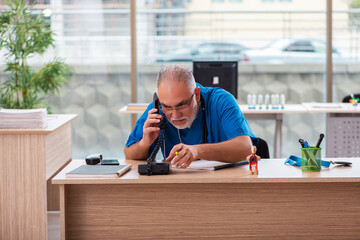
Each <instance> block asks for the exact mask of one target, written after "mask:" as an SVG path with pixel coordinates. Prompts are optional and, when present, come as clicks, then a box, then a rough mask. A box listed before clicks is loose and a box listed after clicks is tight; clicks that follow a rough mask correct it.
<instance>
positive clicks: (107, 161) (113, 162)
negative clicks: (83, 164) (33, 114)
mask: <svg viewBox="0 0 360 240" xmlns="http://www.w3.org/2000/svg"><path fill="white" fill-rule="evenodd" d="M101 165H119V161H118V160H117V159H103V160H102V161H101Z"/></svg>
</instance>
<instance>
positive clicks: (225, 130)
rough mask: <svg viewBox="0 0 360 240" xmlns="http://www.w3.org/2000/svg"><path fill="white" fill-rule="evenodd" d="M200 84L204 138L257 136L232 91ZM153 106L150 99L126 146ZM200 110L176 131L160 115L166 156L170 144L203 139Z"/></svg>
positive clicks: (136, 138) (139, 133)
mask: <svg viewBox="0 0 360 240" xmlns="http://www.w3.org/2000/svg"><path fill="white" fill-rule="evenodd" d="M197 86H199V87H200V89H201V91H200V93H201V95H202V97H203V99H204V103H205V117H206V125H207V126H206V127H207V129H208V136H207V141H208V143H218V142H223V141H226V140H229V139H233V138H235V137H238V136H241V135H248V136H250V138H251V140H252V142H253V144H254V145H255V144H257V138H256V137H255V135H254V133H253V132H252V131H251V129H250V126H249V124H248V123H247V121H246V119H245V117H244V115H243V113H242V112H241V110H240V108H239V105H238V104H237V102H236V100H235V98H234V97H233V95H231V94H230V93H229V92H227V91H225V90H223V89H221V88H211V87H202V86H201V85H200V84H197ZM152 108H153V103H150V104H149V105H148V107H147V109H146V111H145V112H144V113H143V114H142V116H141V117H140V118H139V119H138V121H137V122H136V125H135V128H134V130H133V131H132V132H131V134H130V136H129V138H128V140H127V142H126V146H127V147H129V146H130V145H131V144H133V143H136V142H139V141H140V140H141V139H142V137H143V126H144V123H145V121H146V119H147V116H148V112H149V110H150V109H152ZM160 111H161V107H160ZM203 117H204V116H203V112H202V110H201V108H200V109H199V112H198V115H197V116H196V118H195V120H194V122H193V124H192V125H191V127H190V128H185V129H180V130H179V133H180V136H179V134H178V130H177V128H175V127H174V126H173V125H172V124H171V123H170V122H169V121H168V119H167V118H166V116H165V115H164V119H165V121H166V127H165V129H164V130H163V131H164V137H165V141H164V142H165V155H164V145H162V147H161V151H162V153H163V155H164V157H165V158H166V157H167V156H169V153H170V151H171V149H172V148H173V146H174V145H176V144H179V143H180V139H179V137H180V138H181V142H182V143H184V144H187V145H195V144H201V143H203V121H202V118H203ZM155 145H156V141H155V142H154V143H153V144H152V145H151V147H150V150H149V153H151V152H152V150H153V149H154V148H155Z"/></svg>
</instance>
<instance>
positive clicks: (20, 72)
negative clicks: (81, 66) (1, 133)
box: [0, 0, 70, 109]
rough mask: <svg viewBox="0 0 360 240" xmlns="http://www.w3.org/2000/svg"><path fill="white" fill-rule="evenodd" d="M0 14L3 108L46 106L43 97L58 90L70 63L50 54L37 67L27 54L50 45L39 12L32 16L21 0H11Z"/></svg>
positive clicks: (0, 99)
mask: <svg viewBox="0 0 360 240" xmlns="http://www.w3.org/2000/svg"><path fill="white" fill-rule="evenodd" d="M7 6H8V8H7V9H5V10H3V11H2V12H1V15H0V49H2V48H3V49H5V52H6V53H5V59H6V68H5V70H4V71H5V72H8V73H9V74H8V76H9V77H8V79H7V80H6V81H5V82H4V83H3V84H2V87H1V88H0V106H1V107H3V108H23V109H28V108H36V107H44V106H47V104H45V103H44V102H43V98H44V97H45V96H47V95H48V94H52V95H54V94H55V93H57V94H59V88H60V87H62V86H63V85H64V83H65V82H66V80H67V78H68V77H69V74H70V67H69V66H68V65H66V64H65V63H64V61H63V60H62V59H60V58H54V59H53V60H51V61H50V62H48V63H46V64H45V65H44V66H42V67H41V68H40V69H38V70H37V71H36V70H35V69H34V68H33V67H31V66H29V65H28V58H30V57H33V56H35V55H36V54H43V53H44V52H45V51H46V50H47V49H48V48H49V47H51V46H54V39H53V35H54V33H53V32H52V30H51V29H50V28H49V26H48V24H47V23H46V21H45V18H44V16H43V14H39V15H37V16H35V15H34V14H33V13H32V11H31V8H32V6H29V5H27V4H26V1H24V0H12V1H9V2H8V3H7Z"/></svg>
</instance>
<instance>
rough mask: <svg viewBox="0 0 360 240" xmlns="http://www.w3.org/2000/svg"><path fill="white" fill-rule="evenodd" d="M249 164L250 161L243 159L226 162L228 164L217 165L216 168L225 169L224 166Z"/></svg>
mask: <svg viewBox="0 0 360 240" xmlns="http://www.w3.org/2000/svg"><path fill="white" fill-rule="evenodd" d="M247 164H249V161H247V160H242V161H239V162H234V163H226V164H223V165H219V166H215V167H214V170H220V169H224V168H231V167H236V166H242V165H247Z"/></svg>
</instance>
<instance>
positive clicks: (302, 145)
mask: <svg viewBox="0 0 360 240" xmlns="http://www.w3.org/2000/svg"><path fill="white" fill-rule="evenodd" d="M299 143H300V145H301V147H302V148H304V147H305V146H304V145H305V142H304V139H302V138H300V139H299Z"/></svg>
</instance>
